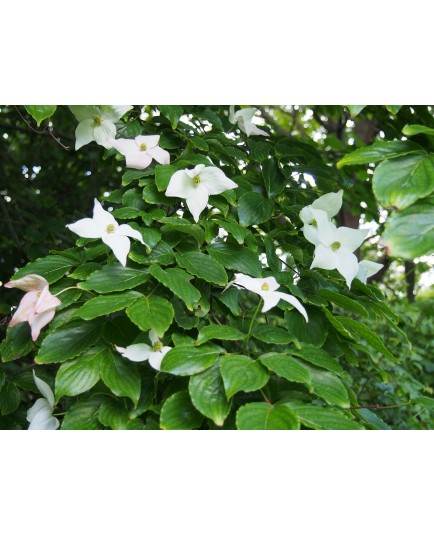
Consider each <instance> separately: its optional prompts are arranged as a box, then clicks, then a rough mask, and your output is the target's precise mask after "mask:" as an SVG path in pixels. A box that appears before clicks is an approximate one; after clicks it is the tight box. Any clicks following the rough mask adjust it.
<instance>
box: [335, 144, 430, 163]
mask: <svg viewBox="0 0 434 536" xmlns="http://www.w3.org/2000/svg"><path fill="white" fill-rule="evenodd" d="M411 153H422V154H426V151H425V150H424V149H423V147H421V146H420V145H418V144H417V143H414V142H412V141H407V140H405V141H384V142H377V143H374V144H372V145H368V146H367V147H361V148H360V149H356V150H355V151H353V152H351V153H349V154H346V155H345V156H344V157H343V158H342V159H341V160H339V162H338V163H337V164H336V165H337V167H338V169H340V168H342V167H344V166H359V165H361V164H371V163H374V162H379V161H380V160H387V159H389V158H397V157H398V156H404V155H407V154H411Z"/></svg>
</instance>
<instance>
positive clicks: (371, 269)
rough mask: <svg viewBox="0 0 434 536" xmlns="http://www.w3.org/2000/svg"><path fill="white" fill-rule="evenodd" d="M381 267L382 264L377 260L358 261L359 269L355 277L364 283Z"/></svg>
mask: <svg viewBox="0 0 434 536" xmlns="http://www.w3.org/2000/svg"><path fill="white" fill-rule="evenodd" d="M381 268H383V265H382V264H380V263H378V262H373V261H360V262H359V271H358V272H357V275H356V278H357V279H360V281H361V282H362V283H365V285H366V283H367V280H368V277H371V276H372V275H375V274H376V273H377V272H379V271H380V270H381Z"/></svg>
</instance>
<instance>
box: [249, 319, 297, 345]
mask: <svg viewBox="0 0 434 536" xmlns="http://www.w3.org/2000/svg"><path fill="white" fill-rule="evenodd" d="M252 336H253V337H254V338H255V339H258V341H262V342H266V343H268V344H290V343H291V342H294V341H295V340H296V339H295V337H294V336H293V335H291V334H290V333H288V332H287V331H286V329H283V328H279V327H278V326H269V325H268V324H257V325H256V326H255V327H254V328H253V331H252Z"/></svg>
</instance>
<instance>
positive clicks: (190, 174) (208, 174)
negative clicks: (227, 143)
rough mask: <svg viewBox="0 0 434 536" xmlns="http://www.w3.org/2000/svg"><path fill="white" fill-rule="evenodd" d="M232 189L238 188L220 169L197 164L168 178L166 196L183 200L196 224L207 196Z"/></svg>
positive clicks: (206, 201) (205, 203)
mask: <svg viewBox="0 0 434 536" xmlns="http://www.w3.org/2000/svg"><path fill="white" fill-rule="evenodd" d="M232 188H238V184H237V183H235V182H234V181H232V180H231V179H228V178H227V177H226V175H225V174H224V173H223V171H222V170H221V169H218V168H216V167H211V166H210V167H205V166H204V165H203V164H199V165H198V166H196V167H195V168H194V169H182V170H180V171H177V172H176V173H174V174H173V175H172V177H171V178H170V181H169V185H168V187H167V190H166V196H167V197H181V198H182V199H185V200H186V202H187V206H188V208H189V210H190V212H191V213H192V214H193V218H194V221H196V222H198V221H199V216H200V214H201V212H202V211H203V210H204V208H205V207H206V205H207V203H208V198H209V196H210V195H216V194H221V193H222V192H224V191H226V190H232Z"/></svg>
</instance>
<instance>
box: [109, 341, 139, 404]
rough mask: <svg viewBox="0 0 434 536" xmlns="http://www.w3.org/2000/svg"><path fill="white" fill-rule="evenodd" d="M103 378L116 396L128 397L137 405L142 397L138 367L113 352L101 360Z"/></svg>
mask: <svg viewBox="0 0 434 536" xmlns="http://www.w3.org/2000/svg"><path fill="white" fill-rule="evenodd" d="M101 378H102V381H103V382H104V383H105V384H106V385H107V387H108V388H109V389H110V390H111V392H112V393H113V394H114V395H116V396H126V397H128V398H130V399H131V400H132V401H133V402H134V404H135V405H137V403H138V401H139V397H140V390H141V385H140V372H139V369H138V367H137V366H136V365H135V364H133V363H130V362H128V361H126V360H125V359H123V358H122V357H120V356H119V355H118V354H116V353H114V352H112V351H111V350H108V349H107V351H106V355H105V356H104V359H101Z"/></svg>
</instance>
